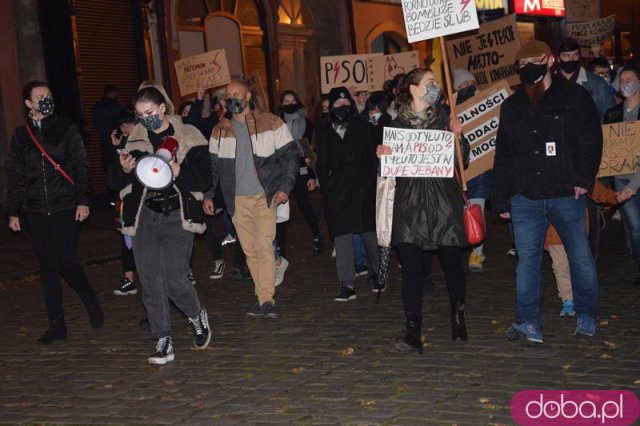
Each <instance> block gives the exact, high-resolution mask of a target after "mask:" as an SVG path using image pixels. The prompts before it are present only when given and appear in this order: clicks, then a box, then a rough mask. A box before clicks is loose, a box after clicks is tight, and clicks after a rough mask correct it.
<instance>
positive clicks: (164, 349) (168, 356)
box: [147, 336, 175, 365]
mask: <svg viewBox="0 0 640 426" xmlns="http://www.w3.org/2000/svg"><path fill="white" fill-rule="evenodd" d="M174 359H175V355H174V354H173V345H172V344H171V337H170V336H167V337H162V338H160V339H158V343H157V344H156V351H155V352H154V353H152V354H151V355H149V358H147V361H149V364H154V365H165V364H166V363H167V362H169V361H173V360H174Z"/></svg>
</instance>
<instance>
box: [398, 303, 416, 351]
mask: <svg viewBox="0 0 640 426" xmlns="http://www.w3.org/2000/svg"><path fill="white" fill-rule="evenodd" d="M406 321H407V323H406V331H405V335H404V337H398V338H397V339H396V343H395V347H396V349H397V350H399V351H400V352H404V353H419V354H421V353H422V339H421V338H422V334H421V330H422V315H419V314H412V313H407V314H406Z"/></svg>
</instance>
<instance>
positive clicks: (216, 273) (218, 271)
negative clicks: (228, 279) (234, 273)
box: [209, 259, 224, 280]
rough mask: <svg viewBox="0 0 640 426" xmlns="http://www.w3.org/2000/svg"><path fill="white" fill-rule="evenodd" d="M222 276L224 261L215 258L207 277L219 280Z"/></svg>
mask: <svg viewBox="0 0 640 426" xmlns="http://www.w3.org/2000/svg"><path fill="white" fill-rule="evenodd" d="M223 276H224V261H223V260H222V259H219V260H216V261H215V262H214V263H213V268H211V272H210V273H209V278H210V279H212V280H219V279H220V278H222V277H223Z"/></svg>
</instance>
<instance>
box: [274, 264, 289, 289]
mask: <svg viewBox="0 0 640 426" xmlns="http://www.w3.org/2000/svg"><path fill="white" fill-rule="evenodd" d="M288 267H289V261H288V260H287V259H285V258H284V257H281V258H280V264H279V265H277V264H276V287H278V286H279V285H280V284H282V281H284V273H285V272H286V271H287V268H288Z"/></svg>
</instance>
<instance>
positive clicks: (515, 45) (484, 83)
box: [446, 15, 520, 89]
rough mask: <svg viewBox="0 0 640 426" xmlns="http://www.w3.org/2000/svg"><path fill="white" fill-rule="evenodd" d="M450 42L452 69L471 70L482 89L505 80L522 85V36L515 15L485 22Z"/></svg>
mask: <svg viewBox="0 0 640 426" xmlns="http://www.w3.org/2000/svg"><path fill="white" fill-rule="evenodd" d="M446 45H447V53H448V56H449V61H450V63H451V68H452V69H454V70H455V69H459V68H462V69H466V70H469V71H470V72H471V74H473V76H474V77H475V79H476V84H477V87H478V88H479V89H484V88H486V87H489V86H491V85H493V84H495V83H497V82H499V81H502V80H505V79H506V80H507V81H508V82H509V85H511V86H515V85H516V84H520V78H519V77H518V73H517V68H516V53H517V52H518V49H520V36H519V34H518V27H517V26H516V16H515V15H509V16H505V17H504V18H501V19H497V20H495V21H491V22H488V23H486V24H482V25H481V26H480V28H479V29H478V30H477V31H474V32H473V33H471V35H468V36H466V37H458V38H454V39H448V40H447V42H446Z"/></svg>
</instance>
